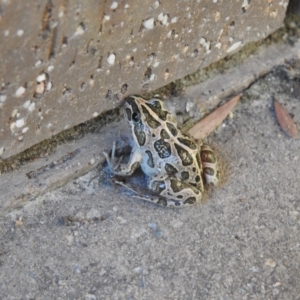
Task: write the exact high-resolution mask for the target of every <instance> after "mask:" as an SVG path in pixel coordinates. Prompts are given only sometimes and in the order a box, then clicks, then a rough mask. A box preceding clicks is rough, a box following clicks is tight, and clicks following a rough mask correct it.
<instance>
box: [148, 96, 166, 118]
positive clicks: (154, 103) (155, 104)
mask: <svg viewBox="0 0 300 300" xmlns="http://www.w3.org/2000/svg"><path fill="white" fill-rule="evenodd" d="M146 105H147V106H148V107H149V108H150V109H151V110H152V111H153V112H154V113H155V114H156V115H158V117H159V118H160V119H161V120H163V121H166V120H167V115H168V114H169V113H168V112H167V111H165V110H162V107H161V103H160V101H158V100H149V101H148V102H146Z"/></svg>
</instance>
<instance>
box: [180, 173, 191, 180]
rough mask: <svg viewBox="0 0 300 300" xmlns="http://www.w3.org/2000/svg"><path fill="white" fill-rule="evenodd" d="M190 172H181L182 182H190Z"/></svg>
mask: <svg viewBox="0 0 300 300" xmlns="http://www.w3.org/2000/svg"><path fill="white" fill-rule="evenodd" d="M189 177H190V176H189V172H187V171H182V172H181V178H182V180H188V179H189Z"/></svg>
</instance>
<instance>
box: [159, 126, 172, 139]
mask: <svg viewBox="0 0 300 300" xmlns="http://www.w3.org/2000/svg"><path fill="white" fill-rule="evenodd" d="M160 137H161V139H163V140H168V139H170V136H169V134H168V133H167V131H166V130H165V129H162V130H161V131H160Z"/></svg>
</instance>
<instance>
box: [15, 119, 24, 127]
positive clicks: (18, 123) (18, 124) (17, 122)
mask: <svg viewBox="0 0 300 300" xmlns="http://www.w3.org/2000/svg"><path fill="white" fill-rule="evenodd" d="M24 125H25V119H24V118H22V119H19V120H17V121H16V127H17V128H21V127H23V126H24Z"/></svg>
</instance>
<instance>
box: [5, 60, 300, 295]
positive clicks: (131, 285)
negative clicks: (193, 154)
mask: <svg viewBox="0 0 300 300" xmlns="http://www.w3.org/2000/svg"><path fill="white" fill-rule="evenodd" d="M299 73H300V64H299V62H297V61H296V62H295V63H293V64H292V65H289V66H286V67H281V68H276V69H275V70H274V71H273V72H272V73H271V74H269V75H267V76H266V77H264V78H261V79H259V80H258V81H257V82H256V83H255V84H253V85H252V87H251V88H250V89H249V90H248V91H246V92H245V94H244V97H243V98H242V99H241V102H240V103H239V104H238V106H237V107H236V109H235V111H234V113H233V118H229V119H227V120H226V122H225V123H224V124H223V126H221V127H220V128H219V129H218V130H217V131H216V132H215V133H214V134H213V135H212V136H211V137H210V138H209V142H210V143H211V144H212V145H213V146H214V147H215V148H217V149H219V152H220V153H221V156H222V157H223V158H224V160H225V162H226V165H227V176H228V178H227V181H226V182H225V184H224V185H223V186H221V187H220V188H217V189H214V190H213V191H211V192H210V193H209V195H208V197H207V198H208V199H207V201H206V202H205V203H203V204H202V205H198V206H195V207H191V208H185V209H180V210H176V209H167V208H161V207H158V206H155V205H153V204H151V203H146V202H143V201H141V200H136V199H133V197H132V194H131V193H130V192H128V191H127V190H125V189H123V188H120V187H116V186H114V185H113V184H112V183H111V180H110V173H109V171H108V169H107V167H105V168H104V169H102V170H100V173H99V170H94V171H91V172H90V173H88V174H86V175H85V176H83V177H80V178H78V179H77V180H75V181H73V182H70V183H69V184H67V185H66V186H64V187H62V188H60V189H57V190H55V191H53V192H50V193H48V194H45V195H43V196H41V197H39V198H38V199H37V200H36V201H35V202H32V203H30V204H29V205H27V206H25V207H24V208H23V209H22V210H21V211H19V212H17V213H14V214H10V215H9V216H7V217H6V218H4V219H1V224H0V226H1V227H0V230H1V231H0V233H1V240H0V245H1V253H0V255H1V256H0V259H1V260H0V298H1V299H300V298H299V295H300V286H299V275H300V271H299V270H300V259H299V257H300V256H299V254H300V238H299V236H300V215H299V214H300V205H299V203H300V184H299V175H298V173H299V170H300V152H299V148H300V140H299V139H291V138H289V137H288V136H286V135H285V134H284V133H283V132H282V130H281V129H280V128H279V126H278V124H277V121H276V119H275V115H274V110H273V102H272V97H273V96H275V97H276V98H277V99H278V100H279V101H280V102H281V103H282V104H283V106H284V107H286V108H287V110H288V111H289V112H290V113H292V115H293V116H294V120H295V121H296V122H297V123H298V125H299V124H300V105H299V91H300V79H299V78H300V76H299ZM121 124H122V123H121ZM121 124H120V125H119V126H120V127H121V126H122V125H121ZM107 130H108V131H111V134H112V139H113V136H117V135H118V130H119V129H118V127H117V126H116V127H114V126H111V127H110V128H107ZM120 130H121V129H120ZM111 142H112V140H108V141H107V147H110V145H111ZM135 180H136V181H137V183H138V184H143V178H142V177H140V176H137V177H136V178H135Z"/></svg>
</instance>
